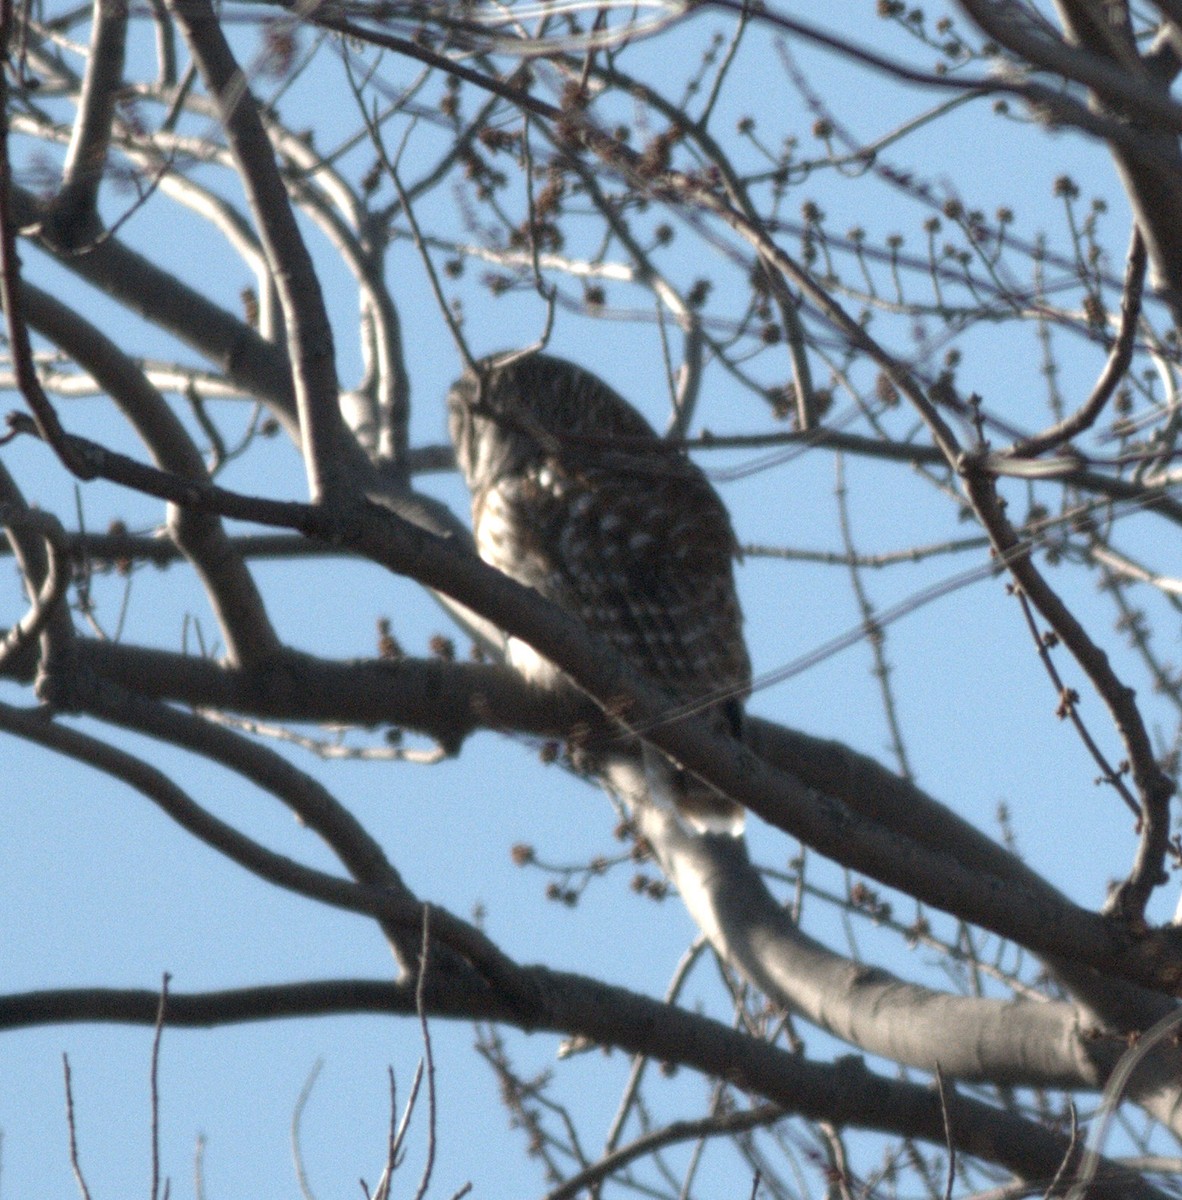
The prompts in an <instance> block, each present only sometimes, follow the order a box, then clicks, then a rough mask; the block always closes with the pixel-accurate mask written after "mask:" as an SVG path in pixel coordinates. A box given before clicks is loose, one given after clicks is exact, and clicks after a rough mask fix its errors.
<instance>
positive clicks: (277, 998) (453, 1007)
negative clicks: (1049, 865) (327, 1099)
mask: <svg viewBox="0 0 1182 1200" xmlns="http://www.w3.org/2000/svg"><path fill="white" fill-rule="evenodd" d="M521 973H522V975H523V976H525V977H526V978H527V979H528V980H529V982H530V983H531V984H532V985H533V987H534V988H536V990H537V992H538V994H540V995H542V996H543V997H544V998H545V1015H544V1017H543V1018H542V1019H541V1020H540V1021H538V1022H537V1023H534V1024H532V1025H531V1028H534V1029H539V1030H540V1029H545V1030H551V1031H555V1032H561V1033H565V1034H570V1035H578V1036H582V1037H586V1038H588V1039H589V1040H591V1041H593V1042H595V1043H598V1044H600V1045H604V1046H615V1047H618V1048H620V1049H623V1050H625V1051H627V1052H629V1053H634V1054H644V1055H646V1056H648V1057H651V1058H654V1059H657V1060H659V1061H661V1062H668V1063H677V1064H681V1065H684V1066H687V1067H690V1068H692V1069H695V1070H697V1071H700V1072H702V1073H703V1074H704V1075H707V1076H708V1077H711V1078H718V1079H726V1080H728V1081H729V1082H730V1083H731V1084H732V1085H733V1086H735V1087H737V1088H740V1089H743V1090H746V1091H750V1092H752V1093H754V1094H756V1095H759V1096H763V1097H764V1098H765V1099H767V1100H770V1101H772V1102H773V1103H776V1104H779V1105H780V1106H781V1107H782V1108H783V1109H784V1110H785V1112H786V1113H798V1114H799V1115H801V1116H804V1117H807V1118H810V1119H812V1120H819V1121H829V1122H832V1123H833V1124H834V1125H838V1126H842V1125H852V1126H858V1127H860V1128H863V1129H875V1130H878V1131H880V1132H884V1133H893V1134H895V1135H898V1136H902V1137H908V1138H922V1139H923V1140H925V1141H928V1142H930V1143H932V1144H933V1145H938V1146H943V1145H945V1144H946V1139H947V1132H946V1126H945V1107H946V1110H947V1117H948V1118H949V1121H948V1124H949V1126H950V1128H951V1132H952V1145H953V1146H954V1148H955V1149H956V1150H957V1151H958V1152H960V1153H962V1154H970V1155H973V1156H974V1157H976V1158H980V1159H982V1160H984V1161H986V1162H993V1163H997V1164H999V1165H1001V1166H1004V1167H1006V1168H1007V1169H1009V1170H1011V1171H1013V1172H1014V1173H1015V1174H1017V1175H1018V1176H1019V1177H1021V1178H1023V1179H1028V1180H1038V1179H1050V1178H1052V1177H1054V1176H1055V1174H1056V1172H1057V1171H1058V1169H1059V1167H1060V1165H1061V1164H1062V1162H1063V1161H1064V1160H1065V1159H1066V1157H1067V1155H1068V1153H1069V1151H1070V1150H1071V1141H1070V1139H1069V1138H1068V1137H1067V1136H1066V1135H1065V1134H1060V1133H1055V1132H1053V1131H1051V1130H1049V1129H1046V1128H1044V1127H1042V1126H1039V1125H1036V1124H1035V1123H1033V1122H1032V1121H1029V1120H1027V1119H1026V1118H1024V1117H1022V1116H1019V1115H1017V1114H1015V1113H1011V1112H1005V1111H1002V1110H1000V1109H996V1108H993V1107H991V1106H990V1105H987V1104H984V1103H982V1102H981V1101H978V1100H973V1099H970V1098H968V1097H965V1096H961V1095H960V1094H958V1093H957V1092H955V1091H948V1092H947V1093H946V1094H945V1096H943V1097H941V1096H940V1094H939V1093H937V1091H936V1090H935V1089H933V1088H930V1087H928V1086H926V1085H924V1084H916V1083H908V1082H905V1081H902V1080H897V1079H887V1078H885V1077H884V1076H882V1075H877V1074H874V1073H873V1072H871V1071H869V1070H867V1068H866V1067H865V1065H864V1064H863V1063H862V1061H861V1060H860V1059H853V1058H849V1059H843V1060H841V1061H839V1062H838V1063H836V1064H833V1065H830V1064H823V1063H814V1062H810V1061H808V1060H805V1059H803V1058H801V1057H800V1056H798V1055H796V1054H792V1053H789V1052H787V1051H785V1050H781V1049H778V1048H777V1047H774V1046H772V1045H769V1044H768V1043H767V1042H763V1041H760V1040H758V1039H756V1038H752V1037H750V1036H748V1035H746V1034H742V1033H739V1032H737V1031H735V1030H733V1029H730V1028H728V1027H727V1026H725V1025H723V1024H722V1023H721V1022H718V1021H715V1020H712V1019H710V1018H708V1017H704V1016H701V1015H699V1014H697V1013H692V1012H688V1011H686V1010H684V1009H680V1008H675V1007H673V1006H672V1005H668V1004H664V1003H662V1002H660V1001H656V1000H650V999H649V998H647V997H645V996H640V995H637V994H636V993H634V992H629V991H627V990H626V989H624V988H618V987H612V986H610V985H607V984H604V983H601V982H599V981H598V980H594V979H588V978H586V977H584V976H578V975H571V974H563V973H559V972H555V971H548V970H546V969H545V968H542V967H526V968H521ZM433 982H440V981H432V980H431V979H428V986H427V988H426V989H425V992H424V995H423V1002H424V1009H425V1013H426V1015H427V1016H428V1017H435V1018H453V1019H460V1020H465V1021H468V1020H474V1019H475V1020H481V1019H484V1020H488V1019H493V1020H506V1019H508V1014H506V1013H505V1011H504V1010H503V1009H502V1008H501V1007H500V1006H499V1005H498V1004H497V1003H496V1001H495V999H491V1000H490V998H488V997H481V996H479V995H474V994H473V993H471V992H464V991H463V990H462V989H459V988H457V987H455V986H454V984H453V981H452V980H451V979H450V978H449V979H446V980H443V981H441V982H442V986H432V983H433ZM168 1000H169V1004H168V1022H169V1024H170V1025H172V1026H178V1027H193V1026H196V1027H209V1026H216V1025H223V1024H230V1023H236V1022H240V1021H252V1020H272V1019H276V1018H281V1017H293V1016H309V1015H320V1014H335V1013H356V1012H372V1013H389V1014H398V1015H406V1016H413V1015H415V1012H416V1008H415V1004H416V997H415V989H414V987H413V986H407V985H405V984H403V985H400V984H385V983H378V982H372V981H368V980H341V981H326V982H318V983H302V984H289V985H277V986H273V987H260V988H248V989H242V990H240V991H228V992H213V993H199V994H196V995H185V994H184V993H175V992H171V991H170V992H169V997H168ZM159 1003H160V997H159V993H158V992H155V991H148V990H144V991H120V990H117V989H85V990H79V991H56V992H53V991H51V992H28V993H23V994H18V995H13V996H7V997H0V1028H26V1027H29V1026H35V1025H43V1024H51V1023H52V1024H58V1023H62V1022H67V1021H110V1022H119V1023H128V1024H140V1025H146V1026H149V1027H150V1026H152V1025H153V1024H154V1023H155V1021H156V1014H157V1011H158V1009H159ZM1105 1176H1107V1178H1108V1179H1110V1180H1111V1181H1112V1185H1113V1186H1114V1187H1116V1188H1119V1191H1120V1194H1121V1195H1122V1196H1127V1197H1130V1200H1164V1193H1162V1192H1160V1191H1159V1190H1158V1189H1156V1188H1154V1187H1152V1186H1151V1185H1149V1184H1148V1183H1146V1182H1145V1181H1144V1180H1143V1179H1141V1178H1140V1177H1139V1176H1137V1175H1136V1174H1134V1173H1133V1172H1130V1171H1127V1170H1123V1169H1121V1168H1119V1167H1116V1166H1115V1165H1114V1164H1112V1163H1105V1164H1104V1165H1103V1167H1102V1173H1101V1178H1104V1177H1105Z"/></svg>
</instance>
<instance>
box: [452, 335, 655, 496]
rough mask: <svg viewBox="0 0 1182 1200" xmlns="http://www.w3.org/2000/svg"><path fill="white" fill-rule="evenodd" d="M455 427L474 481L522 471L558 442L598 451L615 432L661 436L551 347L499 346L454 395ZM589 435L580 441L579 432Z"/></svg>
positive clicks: (627, 436) (626, 437)
mask: <svg viewBox="0 0 1182 1200" xmlns="http://www.w3.org/2000/svg"><path fill="white" fill-rule="evenodd" d="M447 409H448V432H449V433H450V434H451V440H452V442H453V444H454V445H455V448H456V461H457V462H458V464H459V466H460V469H461V470H462V471H463V473H464V477H465V479H466V480H467V481H468V484H469V486H471V485H473V484H477V485H483V484H488V483H490V482H491V481H492V480H493V479H496V478H499V477H500V476H502V475H505V474H511V473H515V472H519V471H521V470H522V469H523V468H524V467H526V466H527V465H528V464H530V463H531V462H535V461H537V460H539V459H542V458H545V457H547V456H548V455H551V454H553V453H555V452H556V451H558V450H561V449H566V448H573V447H576V446H577V447H579V448H580V449H581V450H583V451H584V452H588V453H594V449H595V447H596V446H600V447H604V448H609V447H610V446H611V440H612V439H613V438H620V439H621V444H629V445H632V446H635V445H636V442H637V439H639V440H640V441H642V442H645V441H652V442H654V443H657V442H658V441H659V439H658V437H657V434H656V432H655V431H654V430H653V428H652V426H651V425H649V423H648V422H647V421H646V420H645V419H644V418H643V417H642V416H641V415H640V413H638V412H637V411H636V410H635V409H634V408H633V407H632V406H631V405H630V404H629V403H628V402H627V401H626V400H624V399H623V398H622V397H621V396H619V395H618V394H617V393H616V392H614V391H613V390H612V389H611V388H610V387H608V385H607V384H606V383H604V382H603V381H602V380H601V379H596V377H595V376H594V375H592V374H591V373H590V372H589V371H584V370H583V368H582V367H578V366H576V365H575V364H574V363H572V362H567V361H566V360H564V359H561V358H552V357H551V356H550V355H548V354H528V355H525V356H520V357H518V356H511V355H508V354H494V355H490V356H489V357H488V358H485V359H481V360H480V362H479V363H477V373H473V372H472V371H466V372H465V373H464V375H463V376H461V377H460V378H459V379H458V380H456V382H455V383H454V384H452V388H451V391H450V392H449V393H448V397H447ZM580 438H582V439H584V440H583V441H582V442H581V443H580V442H579V441H578V439H580Z"/></svg>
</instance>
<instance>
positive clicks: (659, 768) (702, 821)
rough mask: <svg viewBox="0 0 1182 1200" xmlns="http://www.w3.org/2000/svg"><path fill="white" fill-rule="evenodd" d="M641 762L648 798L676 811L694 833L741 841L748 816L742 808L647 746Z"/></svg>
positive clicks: (643, 751) (683, 822)
mask: <svg viewBox="0 0 1182 1200" xmlns="http://www.w3.org/2000/svg"><path fill="white" fill-rule="evenodd" d="M641 754H642V756H643V757H642V761H643V764H644V780H645V793H646V798H647V800H648V801H649V802H650V803H653V804H657V805H660V806H662V807H664V808H666V809H671V810H672V811H674V812H675V813H676V814H677V816H678V818H679V819H680V821H681V823H682V824H683V825H685V826H687V827H688V828H689V829H690V830H691V831H692V832H694V833H723V834H729V835H730V836H731V837H741V836H742V834H743V827H744V825H745V824H746V813H745V812H744V811H743V808H742V806H741V805H738V804H736V803H735V802H734V801H733V800H731V799H730V798H729V797H728V796H724V795H723V794H722V793H721V792H718V791H715V789H714V788H712V787H711V786H710V785H709V784H707V783H703V782H702V781H701V780H700V779H698V778H697V776H695V775H691V774H690V772H689V771H687V770H686V769H685V768H684V767H679V766H678V765H677V764H676V763H674V762H672V761H671V760H670V759H668V758H666V757H665V755H664V754H662V753H661V752H660V751H659V750H657V749H656V748H655V747H653V746H650V745H649V744H648V743H647V742H645V743H644V744H643V747H642V750H641Z"/></svg>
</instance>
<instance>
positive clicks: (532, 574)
mask: <svg viewBox="0 0 1182 1200" xmlns="http://www.w3.org/2000/svg"><path fill="white" fill-rule="evenodd" d="M499 359H500V362H501V364H503V365H498V358H496V357H494V358H489V359H486V360H484V362H483V363H481V364H480V375H481V377H482V382H481V383H479V384H478V382H477V378H476V377H475V376H474V375H473V374H472V373H471V372H469V373H467V374H466V375H465V376H464V377H463V378H461V379H460V380H458V381H457V382H456V383H455V384H454V385H453V387H452V389H451V392H450V394H449V396H448V411H449V421H448V424H449V430H450V433H451V438H452V441H453V442H454V443H455V447H456V457H457V460H458V462H459V465H460V468H461V470H462V471H463V473H464V477H465V479H466V480H467V483H468V487H469V489H470V490H471V493H472V520H473V530H474V533H475V537H476V546H477V549H478V550H479V552H480V556H481V557H482V558H483V559H484V560H485V561H486V562H488V563H490V564H491V565H492V566H494V567H496V568H497V569H498V570H500V571H503V572H504V573H505V574H507V575H509V576H511V577H512V578H514V579H516V580H518V581H519V582H520V583H523V584H526V585H528V586H529V587H532V588H535V589H536V590H537V591H539V592H541V594H542V595H543V596H546V597H547V598H548V599H550V600H552V601H554V602H555V603H556V604H558V605H559V606H560V607H561V608H563V609H565V610H566V611H568V612H570V613H572V614H573V615H574V616H576V617H578V618H579V619H580V620H581V621H582V622H583V623H584V624H585V625H586V626H587V628H588V629H590V630H591V631H592V632H593V633H595V634H598V635H599V636H600V637H602V638H604V639H605V640H606V641H608V642H610V643H611V644H612V645H613V646H614V647H615V648H616V649H617V650H618V651H620V653H622V654H623V655H624V656H625V657H626V658H627V659H628V660H630V661H631V662H632V663H633V665H634V666H635V667H636V668H637V670H638V671H639V672H640V673H641V674H642V675H644V676H645V677H646V678H647V679H648V681H649V682H651V683H653V684H656V685H658V686H659V687H661V688H662V689H664V690H665V691H666V692H667V693H669V695H670V697H671V701H672V702H673V703H672V704H671V707H673V706H681V705H685V704H693V702H695V701H700V702H702V704H703V705H704V706H705V707H706V710H707V711H708V713H709V716H710V719H711V720H713V721H714V722H715V723H716V724H717V726H718V728H719V729H720V730H726V731H729V732H731V733H733V734H735V735H738V734H739V732H740V722H741V718H742V702H743V700H744V699H745V698H746V696H747V693H748V692H749V691H750V686H751V663H750V660H749V659H748V657H747V649H746V646H745V645H744V642H743V636H742V628H741V627H742V615H741V613H740V611H739V602H738V598H737V596H736V595H735V584H734V574H733V570H732V563H733V559H734V557H735V553H736V549H737V546H736V542H735V536H734V533H733V531H732V529H731V524H730V520H729V518H728V516H727V512H726V509H725V508H724V507H723V504H722V501H721V500H720V499H719V497H718V495H717V493H716V492H715V491H714V489H713V488H712V487H711V486H710V484H709V482H708V481H707V480H706V477H705V475H703V473H702V472H701V471H700V470H699V469H698V467H697V466H695V465H694V464H693V463H692V462H690V460H689V459H688V458H687V457H686V456H685V455H684V454H682V453H681V452H680V451H678V450H677V449H675V448H674V447H671V446H669V445H667V444H666V443H665V442H664V441H662V439H661V438H660V437H659V436H658V435H657V433H656V432H655V431H654V430H653V429H652V427H651V426H650V425H649V424H648V422H647V421H646V420H645V419H644V418H643V417H642V416H641V415H640V413H638V412H637V411H636V410H635V409H634V408H633V407H632V406H631V405H630V404H628V403H627V402H626V401H625V400H623V399H622V398H621V397H620V396H618V395H617V394H616V393H615V392H614V391H613V390H612V389H611V388H610V387H608V386H607V385H606V384H605V383H603V382H602V381H601V380H599V379H597V378H596V377H595V376H594V375H591V374H590V373H589V372H587V371H584V370H582V369H581V368H579V367H577V366H575V365H574V364H573V363H569V362H564V361H563V360H561V359H558V358H551V357H549V356H547V355H543V354H531V355H529V356H526V357H518V358H516V359H508V358H507V356H504V355H502V356H499ZM507 653H508V659H509V662H510V663H511V665H512V666H514V667H515V668H516V669H517V670H519V671H520V672H521V673H522V674H523V675H525V676H526V677H527V678H529V679H530V680H532V681H534V682H536V683H540V684H542V685H546V686H560V685H561V683H562V681H563V680H564V679H565V677H564V676H562V674H561V673H560V672H559V670H558V668H557V667H555V666H554V665H553V664H551V663H550V662H548V661H547V660H545V659H543V658H542V657H541V656H539V655H538V654H537V653H536V652H535V651H533V650H532V649H531V648H530V647H529V646H527V645H525V644H524V643H522V642H519V641H517V640H515V639H511V640H510V643H509V646H508V651H507ZM616 757H617V760H618V761H617V762H616V763H615V764H610V763H609V764H608V766H609V767H610V766H612V765H614V766H616V767H625V766H627V765H628V764H631V768H632V775H631V777H630V778H632V779H633V780H634V781H635V786H634V787H633V789H632V790H633V792H634V794H633V796H631V797H630V799H633V800H635V799H638V798H640V795H641V794H642V795H643V796H647V798H649V799H652V800H655V801H657V802H660V803H665V804H672V805H673V806H674V807H675V809H676V811H677V812H678V813H679V814H680V815H681V816H682V817H683V818H685V819H686V820H688V821H689V822H690V824H691V825H693V826H694V827H695V828H697V829H699V830H711V831H725V832H729V833H733V834H738V833H739V832H740V831H741V830H742V826H743V818H742V810H741V809H740V808H739V807H738V806H737V805H735V804H734V803H733V802H732V801H730V800H728V799H727V798H725V797H724V796H722V795H720V794H719V793H717V792H715V791H714V790H713V789H712V788H710V787H709V786H707V785H706V784H704V783H702V782H701V781H700V780H698V779H697V778H695V777H693V776H691V775H689V774H688V773H687V772H685V771H683V770H681V769H679V768H678V767H677V766H676V765H675V764H674V763H672V762H670V761H669V760H668V759H666V758H664V756H662V755H660V754H659V753H658V752H657V751H655V750H653V749H651V748H649V747H642V748H641V749H639V750H638V748H637V747H636V746H635V745H632V746H630V747H621V749H620V750H619V752H618V754H617V756H616ZM601 769H602V771H603V774H604V775H605V776H606V777H607V778H608V779H609V780H611V781H613V783H615V784H616V786H617V787H618V782H617V781H618V779H619V778H621V777H622V776H621V772H620V771H619V770H617V771H615V772H614V773H613V771H612V770H610V769H606V768H601Z"/></svg>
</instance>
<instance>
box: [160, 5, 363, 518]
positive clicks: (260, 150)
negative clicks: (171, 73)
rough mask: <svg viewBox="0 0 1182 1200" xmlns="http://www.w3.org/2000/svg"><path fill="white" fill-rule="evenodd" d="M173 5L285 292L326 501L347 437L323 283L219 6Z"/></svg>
mask: <svg viewBox="0 0 1182 1200" xmlns="http://www.w3.org/2000/svg"><path fill="white" fill-rule="evenodd" d="M168 7H169V9H170V11H171V12H172V14H173V16H174V18H175V19H176V22H177V24H178V25H179V26H180V28H181V31H182V32H183V33H184V35H185V38H186V40H187V41H188V43H189V50H190V52H191V53H192V55H193V58H194V60H195V61H196V63H197V67H198V69H199V70H200V72H201V76H202V79H203V80H204V81H205V86H206V88H207V89H208V90H209V92H210V94H211V95H212V96H213V97H214V99H215V100H216V102H217V105H218V111H219V115H220V117H221V121H222V124H223V126H224V127H225V130H226V137H227V139H228V141H229V144H230V149H231V151H232V152H233V155H234V161H235V162H236V163H237V166H238V173H239V175H240V176H241V179H242V182H243V185H244V186H245V188H246V194H247V199H248V200H249V203H250V208H251V212H252V213H253V214H254V219H255V223H256V225H257V226H258V228H259V234H260V237H261V238H262V242H263V247H264V249H265V250H266V252H267V259H268V261H269V262H270V264H271V272H272V274H273V275H274V277H275V282H276V286H277V287H278V289H279V299H280V303H281V304H282V306H283V315H284V319H285V321H286V326H287V347H288V355H289V358H290V360H291V371H292V380H293V383H294V388H295V400H296V410H297V411H298V413H299V417H300V432H301V434H302V437H303V450H304V465H305V468H306V470H307V472H308V485H309V489H310V493H311V496H312V498H313V500H321V499H324V498H325V497H326V496H332V495H335V494H336V493H337V492H338V490H339V489H340V487H341V485H342V483H343V474H344V463H343V456H342V454H341V451H340V446H341V444H342V442H343V441H344V439H345V437H346V436H347V434H346V432H345V429H344V426H343V423H342V421H341V414H340V408H339V407H338V393H339V390H340V389H339V387H338V384H337V374H336V355H335V352H334V350H333V340H332V328H331V326H330V325H329V321H328V312H327V310H326V308H325V304H324V295H323V293H322V291H321V289H320V280H319V278H318V276H317V274H316V271H315V269H314V268H313V266H312V260H311V257H310V256H309V254H308V250H307V247H306V246H305V245H304V239H303V236H302V235H301V233H300V231H299V227H298V226H297V225H296V222H295V217H294V215H293V213H292V211H291V204H290V202H289V200H288V197H287V189H286V188H285V187H284V186H283V180H282V179H281V178H280V177H279V172H278V170H277V169H276V166H275V155H274V151H273V149H272V147H271V142H270V140H269V139H268V138H267V135H266V132H265V131H264V129H263V124H262V121H261V120H260V119H259V114H258V109H257V108H256V106H255V102H254V98H253V96H252V95H251V94H250V88H249V86H248V85H247V82H246V79H245V77H244V75H243V73H242V69H241V68H240V67H239V66H238V64H237V62H235V60H234V56H233V53H232V51H231V50H230V46H229V43H228V42H227V41H226V39H225V37H224V35H223V34H222V29H221V25H220V23H219V22H218V19H217V17H216V15H215V14H214V11H213V7H212V6H211V5H210V4H209V3H208V2H207V0H183V2H181V0H172V2H171V3H170V4H169V6H168Z"/></svg>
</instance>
